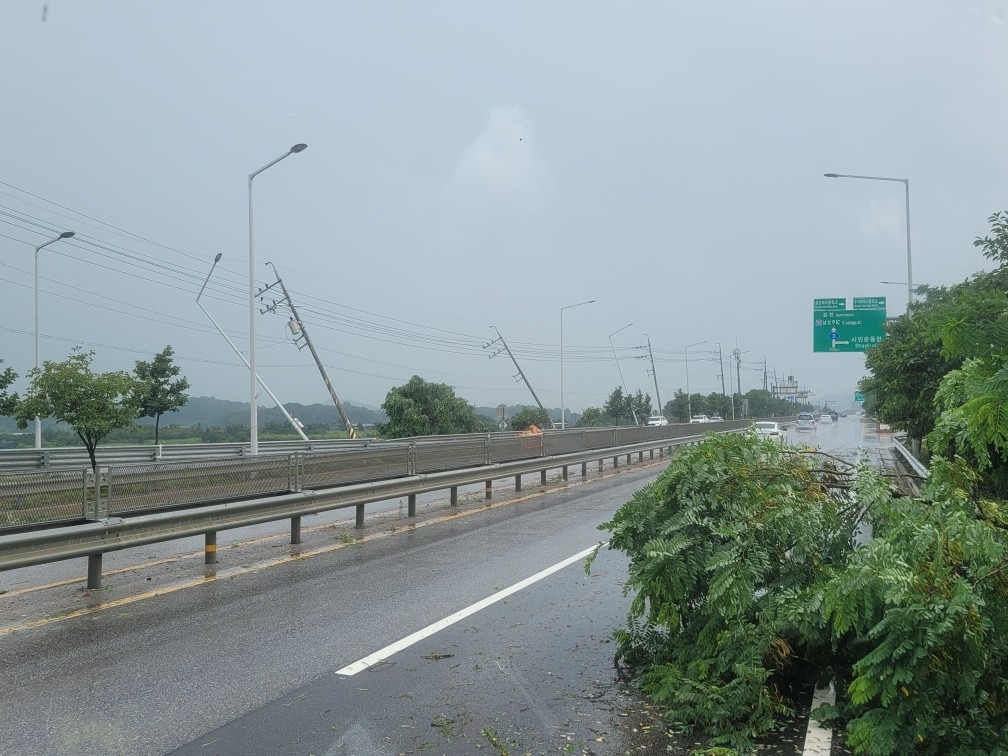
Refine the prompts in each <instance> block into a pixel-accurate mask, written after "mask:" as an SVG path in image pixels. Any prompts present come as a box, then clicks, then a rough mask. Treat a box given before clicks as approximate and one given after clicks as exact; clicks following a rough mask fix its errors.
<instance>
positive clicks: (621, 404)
mask: <svg viewBox="0 0 1008 756" xmlns="http://www.w3.org/2000/svg"><path fill="white" fill-rule="evenodd" d="M627 399H628V397H625V396H623V389H621V388H620V387H619V386H617V387H616V388H615V389H613V392H612V393H611V394H610V395H609V398H608V399H606V401H605V404H603V405H602V411H603V412H605V413H606V414H607V415H608V416H609V417H610V418H611V419H612V423H613V425H619V421H620V418H621V417H631V413H630V405H629V403H628V402H627Z"/></svg>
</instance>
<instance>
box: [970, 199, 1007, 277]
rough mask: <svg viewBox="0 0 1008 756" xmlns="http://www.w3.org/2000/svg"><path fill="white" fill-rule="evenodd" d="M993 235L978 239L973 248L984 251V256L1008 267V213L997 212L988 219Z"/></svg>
mask: <svg viewBox="0 0 1008 756" xmlns="http://www.w3.org/2000/svg"><path fill="white" fill-rule="evenodd" d="M987 222H988V223H990V226H991V232H992V235H990V236H984V237H979V236H978V237H977V238H976V239H975V240H974V241H973V246H974V247H977V248H979V249H982V250H983V256H984V257H986V258H987V259H988V260H995V261H997V262H998V263H1000V264H1001V265H1002V266H1004V265H1008V212H996V213H994V214H993V215H991V216H989V217H988V218H987Z"/></svg>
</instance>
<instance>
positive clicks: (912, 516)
mask: <svg viewBox="0 0 1008 756" xmlns="http://www.w3.org/2000/svg"><path fill="white" fill-rule="evenodd" d="M975 480H976V475H975V472H972V471H970V470H969V468H968V467H967V466H966V465H965V464H964V463H963V461H962V460H959V461H957V462H955V463H952V464H950V463H948V462H945V461H944V460H941V459H939V460H936V462H935V463H934V465H933V467H932V475H931V481H930V483H929V485H928V486H927V489H926V492H925V496H924V499H923V501H912V500H910V499H905V498H903V499H892V498H889V497H884V499H883V504H882V506H879V507H877V508H876V509H875V537H874V539H873V540H872V541H871V542H870V543H869V544H868V545H867V546H866V547H865V548H863V549H859V550H858V551H856V552H855V553H854V554H853V555H852V557H851V559H850V560H849V563H848V564H847V566H846V567H845V568H844V569H843V570H840V571H838V572H837V574H836V575H835V577H834V578H833V579H832V580H831V581H829V583H828V584H827V585H826V588H825V593H824V597H825V616H826V618H827V619H828V621H829V622H830V625H831V627H832V629H833V631H834V633H835V637H836V639H837V642H838V643H844V642H846V644H847V648H848V650H849V651H855V650H856V651H857V653H856V654H855V655H854V662H853V665H852V668H851V678H850V684H849V686H848V694H849V703H848V704H846V706H843V707H841V711H842V713H843V715H844V717H845V718H846V719H847V720H848V724H847V732H848V744H849V745H850V746H851V747H853V748H854V749H855V750H856V751H857V752H859V753H871V754H905V753H923V754H936V755H937V754H963V755H965V754H976V753H1001V754H1004V753H1008V736H1006V732H1008V705H1006V704H1008V676H1006V674H1005V671H1006V669H1008V530H1006V524H1008V517H1006V515H1008V510H1006V509H1005V507H1004V503H1003V502H994V501H984V500H978V499H975V498H973V496H972V495H971V493H970V490H969V489H970V488H972V487H973V484H974V483H975Z"/></svg>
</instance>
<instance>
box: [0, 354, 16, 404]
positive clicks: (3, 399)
mask: <svg viewBox="0 0 1008 756" xmlns="http://www.w3.org/2000/svg"><path fill="white" fill-rule="evenodd" d="M0 365H3V360H0ZM16 380H17V373H15V372H14V369H13V368H9V367H6V368H4V369H3V370H2V371H0V415H13V414H14V408H15V407H16V406H17V403H18V395H17V394H14V393H9V392H8V391H7V389H8V388H10V385H11V384H12V383H14V381H16Z"/></svg>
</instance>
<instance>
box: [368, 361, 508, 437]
mask: <svg viewBox="0 0 1008 756" xmlns="http://www.w3.org/2000/svg"><path fill="white" fill-rule="evenodd" d="M382 409H383V410H385V414H386V415H387V416H388V418H389V421H388V422H387V423H382V424H380V425H378V426H377V430H378V433H379V434H380V435H382V436H384V437H385V438H406V437H410V436H436V435H444V434H450V433H480V432H483V433H485V432H487V431H489V430H491V429H490V428H488V427H487V424H486V422H485V421H482V420H480V419H479V418H478V417H477V416H476V410H475V409H474V408H473V406H472V405H471V404H469V403H468V402H467V401H466V400H465V399H462V398H461V397H458V396H455V391H454V390H453V389H452V387H451V386H448V385H445V384H444V383H429V382H427V381H425V380H424V379H423V378H421V377H420V376H417V375H414V376H413V377H412V378H410V380H409V383H407V384H406V385H405V386H396V387H395V388H393V389H392V390H391V391H389V392H388V394H387V395H386V396H385V401H384V402H383V403H382ZM494 427H495V428H496V426H494Z"/></svg>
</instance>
